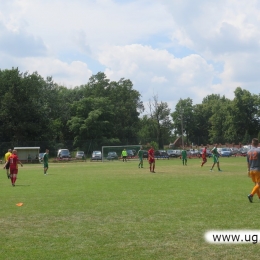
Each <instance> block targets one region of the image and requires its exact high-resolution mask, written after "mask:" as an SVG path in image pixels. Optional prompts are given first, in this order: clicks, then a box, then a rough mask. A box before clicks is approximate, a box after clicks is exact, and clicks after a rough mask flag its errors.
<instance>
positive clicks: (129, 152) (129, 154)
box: [127, 150, 135, 158]
mask: <svg viewBox="0 0 260 260" xmlns="http://www.w3.org/2000/svg"><path fill="white" fill-rule="evenodd" d="M127 156H128V157H130V158H132V157H134V156H135V154H134V152H133V150H127Z"/></svg>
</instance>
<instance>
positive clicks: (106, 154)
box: [102, 144, 141, 162]
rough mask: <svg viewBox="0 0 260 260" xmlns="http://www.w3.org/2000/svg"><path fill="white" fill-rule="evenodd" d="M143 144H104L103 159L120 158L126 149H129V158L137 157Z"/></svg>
mask: <svg viewBox="0 0 260 260" xmlns="http://www.w3.org/2000/svg"><path fill="white" fill-rule="evenodd" d="M140 147H141V145H140V144H137V145H120V146H102V161H103V162H105V161H110V160H120V159H121V154H122V151H123V150H124V149H126V151H127V158H128V159H131V160H132V159H136V158H137V152H138V150H139V149H140Z"/></svg>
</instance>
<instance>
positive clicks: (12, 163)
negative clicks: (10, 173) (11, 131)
mask: <svg viewBox="0 0 260 260" xmlns="http://www.w3.org/2000/svg"><path fill="white" fill-rule="evenodd" d="M8 161H9V162H10V170H13V169H18V161H19V159H18V156H17V155H16V154H12V155H10V157H9V159H8Z"/></svg>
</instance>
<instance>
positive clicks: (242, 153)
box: [237, 148, 249, 156]
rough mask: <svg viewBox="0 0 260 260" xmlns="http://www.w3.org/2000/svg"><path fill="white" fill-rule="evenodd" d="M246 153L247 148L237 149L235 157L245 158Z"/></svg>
mask: <svg viewBox="0 0 260 260" xmlns="http://www.w3.org/2000/svg"><path fill="white" fill-rule="evenodd" d="M248 151H249V149H248V148H240V149H238V152H237V155H240V156H246V155H247V152H248Z"/></svg>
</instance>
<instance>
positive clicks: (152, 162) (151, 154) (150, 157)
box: [148, 146, 155, 172]
mask: <svg viewBox="0 0 260 260" xmlns="http://www.w3.org/2000/svg"><path fill="white" fill-rule="evenodd" d="M148 162H149V164H150V172H155V171H154V168H155V159H154V149H153V147H152V146H151V148H150V150H148Z"/></svg>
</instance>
